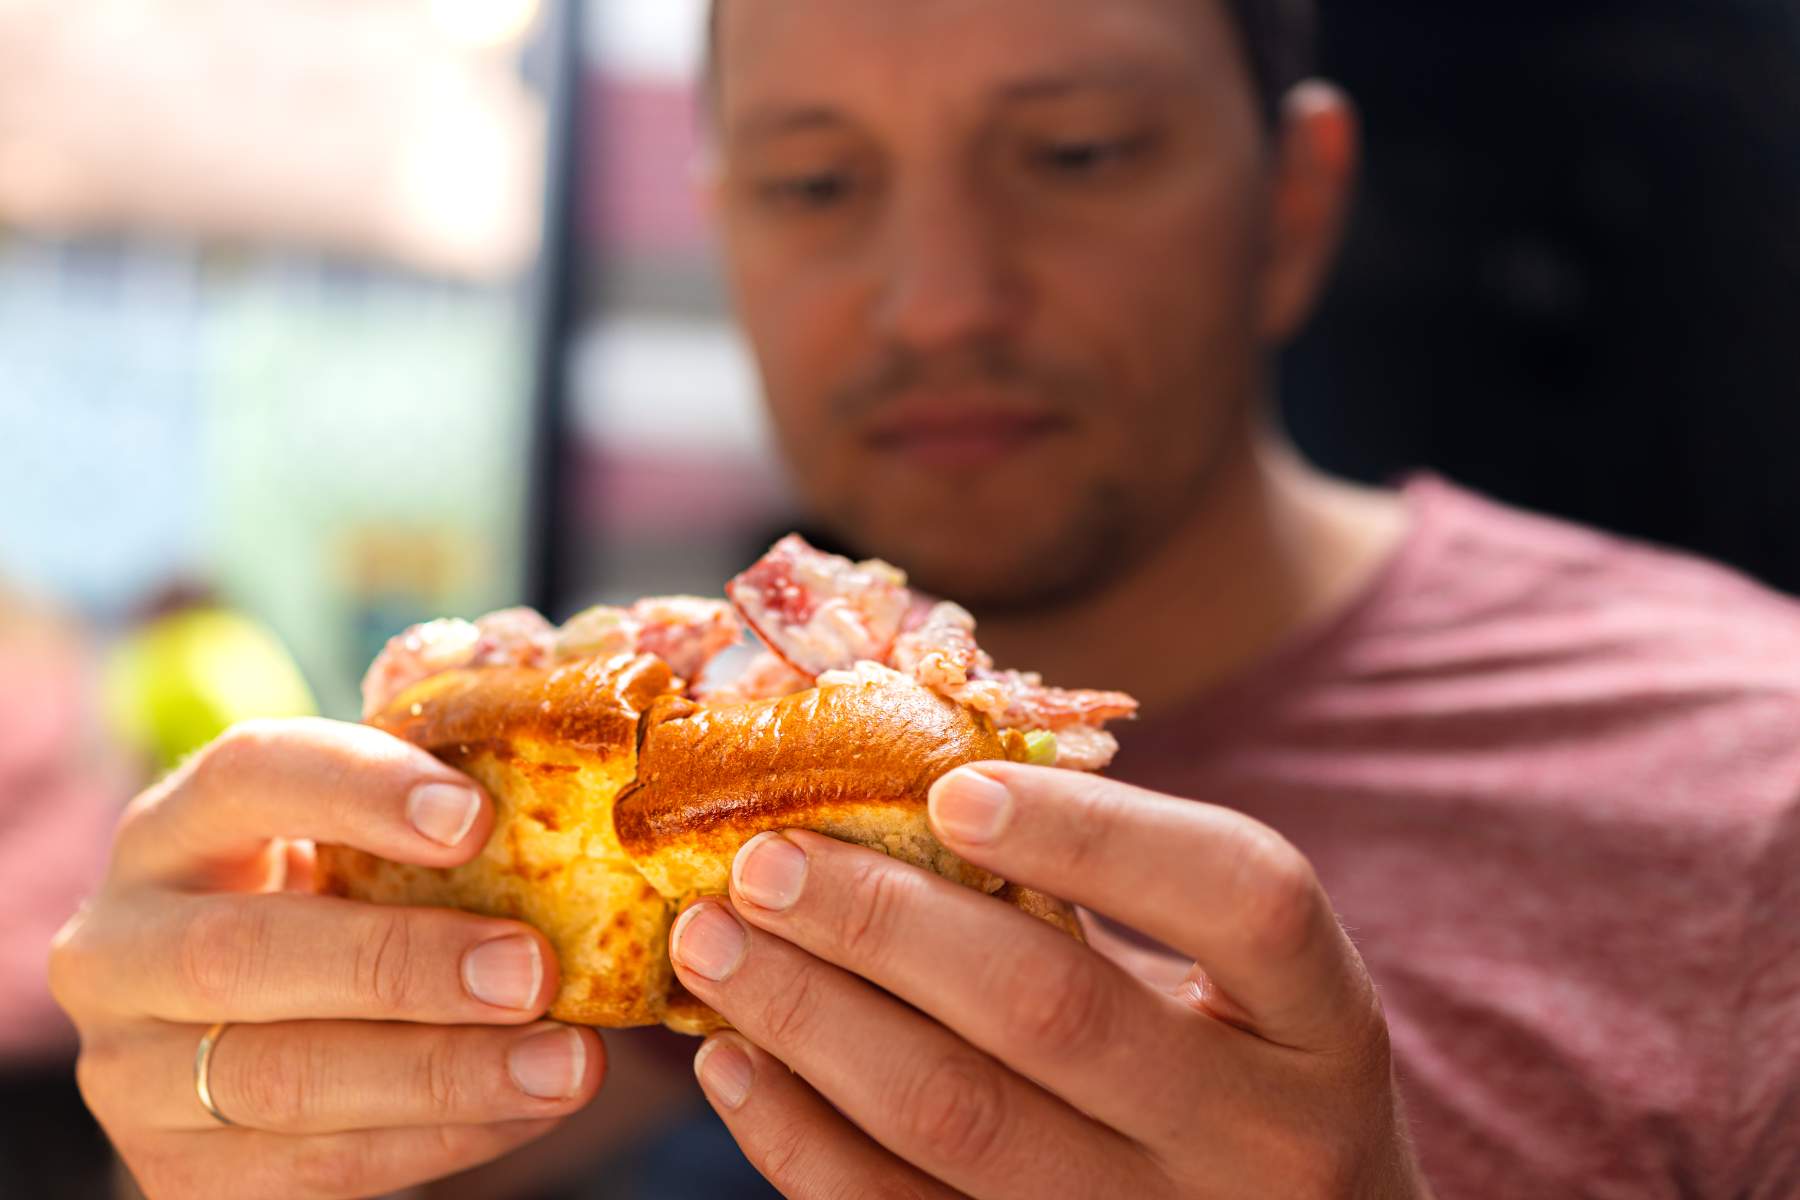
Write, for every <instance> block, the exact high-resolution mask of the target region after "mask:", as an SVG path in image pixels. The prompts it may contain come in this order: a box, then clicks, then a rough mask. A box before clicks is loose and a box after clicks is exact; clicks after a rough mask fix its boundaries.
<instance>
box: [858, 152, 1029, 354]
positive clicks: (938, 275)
mask: <svg viewBox="0 0 1800 1200" xmlns="http://www.w3.org/2000/svg"><path fill="white" fill-rule="evenodd" d="M1001 225H1002V222H1000V221H998V220H997V219H996V217H995V216H994V215H993V214H991V213H990V212H988V211H987V209H986V208H985V207H984V206H983V205H982V204H981V203H980V201H979V198H977V197H975V196H972V195H969V194H967V193H965V192H964V191H962V190H959V189H956V188H952V187H935V188H929V189H927V188H920V189H915V190H914V191H912V192H911V193H909V194H905V195H903V196H899V197H896V199H895V202H894V204H893V206H892V207H891V208H890V210H889V214H888V229H887V230H886V231H885V232H886V234H887V236H886V238H885V239H884V241H885V243H886V254H885V256H884V257H885V260H886V261H885V262H884V263H883V264H882V266H883V270H884V272H885V274H886V278H885V280H884V283H883V288H882V293H881V300H880V305H879V311H878V314H877V323H878V326H879V329H878V332H879V333H880V334H881V335H882V336H883V337H884V338H886V339H887V340H889V341H892V342H895V343H897V344H900V345H904V346H906V347H908V348H910V349H913V350H918V351H933V350H942V349H948V348H953V347H956V346H959V345H963V344H967V343H969V342H972V341H979V340H981V339H983V338H987V337H991V336H993V335H995V334H999V333H1005V332H1008V331H1009V329H1010V327H1011V326H1012V325H1013V324H1014V323H1015V322H1016V321H1017V320H1018V318H1019V316H1020V313H1021V309H1022V306H1023V301H1024V297H1023V292H1022V285H1021V280H1020V278H1019V276H1018V273H1017V272H1016V270H1015V269H1014V265H1013V263H1012V262H1011V260H1010V253H1009V252H1010V247H1009V246H1008V244H1007V241H1006V235H1005V231H1004V229H1003V228H1002V227H1001Z"/></svg>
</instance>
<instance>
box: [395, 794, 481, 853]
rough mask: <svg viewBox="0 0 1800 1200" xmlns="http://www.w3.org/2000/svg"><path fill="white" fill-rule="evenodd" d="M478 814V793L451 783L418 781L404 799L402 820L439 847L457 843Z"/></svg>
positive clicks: (465, 834)
mask: <svg viewBox="0 0 1800 1200" xmlns="http://www.w3.org/2000/svg"><path fill="white" fill-rule="evenodd" d="M480 815H481V796H480V794H479V793H477V792H476V791H475V789H474V788H466V787H463V786H461V785H460V784H455V783H421V784H420V785H419V786H418V787H416V788H414V789H413V790H412V794H411V795H409V796H408V797H407V798H406V819H407V820H408V821H411V822H412V827H413V828H414V829H416V830H418V831H419V832H420V833H422V834H424V835H425V836H426V837H428V838H430V839H431V840H432V841H434V842H436V843H438V844H439V845H440V846H458V845H461V844H462V840H463V839H464V838H466V837H468V836H469V830H470V828H471V827H473V826H474V824H475V818H476V817H478V816H480Z"/></svg>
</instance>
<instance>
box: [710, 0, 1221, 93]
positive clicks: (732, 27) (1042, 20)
mask: <svg viewBox="0 0 1800 1200" xmlns="http://www.w3.org/2000/svg"><path fill="white" fill-rule="evenodd" d="M714 20H715V27H714V31H713V39H714V40H713V47H712V58H713V64H714V65H713V71H714V80H713V83H714V86H715V87H716V88H720V89H721V94H722V95H723V97H724V98H725V99H726V100H727V101H729V102H730V103H729V105H728V106H729V107H733V108H738V109H740V110H741V109H742V108H744V107H746V106H753V107H755V108H757V109H759V110H760V109H765V108H768V107H770V106H771V102H775V101H779V103H777V104H775V107H783V108H788V109H794V110H799V109H817V108H822V107H824V105H823V104H821V103H819V100H820V98H821V97H823V96H824V95H826V93H827V92H828V90H829V89H830V88H831V87H832V86H835V85H840V84H844V83H854V84H860V85H865V86H867V85H871V84H874V83H876V82H878V81H879V77H880V76H881V75H882V73H884V72H885V73H886V74H887V75H888V76H889V77H890V78H889V79H888V81H887V82H888V83H889V84H890V85H891V87H890V90H893V91H904V92H913V91H916V90H917V89H918V88H920V87H922V86H925V85H927V84H939V85H941V84H944V83H946V82H947V81H951V80H954V81H956V82H960V83H962V84H965V85H966V86H967V87H969V88H973V89H976V90H978V91H979V92H980V94H981V96H982V97H983V98H987V99H993V100H998V101H1004V100H1011V99H1025V98H1032V97H1037V96H1045V95H1055V94H1058V93H1063V92H1069V91H1073V90H1077V89H1089V88H1102V89H1111V90H1144V89H1147V88H1169V87H1172V86H1180V85H1181V84H1182V83H1183V82H1189V83H1192V82H1194V81H1196V80H1197V79H1198V78H1199V77H1200V75H1201V74H1202V71H1201V70H1200V69H1199V67H1200V63H1201V62H1202V61H1203V60H1204V59H1205V57H1206V56H1205V54H1204V53H1203V51H1204V50H1205V49H1210V50H1212V51H1213V52H1214V57H1213V59H1212V61H1213V62H1215V63H1217V62H1218V61H1219V60H1218V58H1217V51H1218V49H1219V48H1220V45H1219V39H1220V38H1221V37H1223V38H1224V39H1225V43H1226V44H1227V45H1229V37H1230V30H1229V26H1228V25H1224V24H1223V23H1222V21H1221V20H1220V17H1219V13H1218V12H1217V11H1216V4H1215V3H1214V0H906V2H905V3H889V2H886V0H883V2H879V3H871V2H869V0H716V3H715V8H714ZM1184 31H1185V32H1188V33H1190V34H1191V35H1192V36H1183V33H1184ZM1209 40H1210V43H1211V44H1210V46H1208V42H1209ZM1197 51H1202V53H1198V54H1197V53H1196V52H1197ZM809 95H810V96H811V97H812V101H811V102H808V101H807V100H806V99H805V98H806V97H808V96H809ZM740 115H751V114H747V113H740ZM759 115H766V114H759ZM817 116H818V114H817V113H816V112H814V113H812V114H810V115H809V117H808V119H809V120H812V119H816V117H817ZM758 123H762V122H761V121H759V122H758Z"/></svg>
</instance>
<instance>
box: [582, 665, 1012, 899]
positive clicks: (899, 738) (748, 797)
mask: <svg viewBox="0 0 1800 1200" xmlns="http://www.w3.org/2000/svg"><path fill="white" fill-rule="evenodd" d="M1005 757H1006V751H1005V747H1004V746H1003V744H1002V743H1001V740H1000V737H999V735H998V734H996V733H995V732H994V729H993V726H992V725H990V724H989V723H988V721H987V720H986V719H985V718H984V717H981V716H980V715H978V714H976V713H974V712H971V711H970V710H969V709H967V708H964V707H963V706H962V705H960V704H956V703H954V702H953V701H950V700H947V699H945V698H944V697H942V696H940V695H938V694H937V693H936V692H931V691H928V690H926V689H925V688H922V687H919V686H918V685H916V684H913V683H911V682H910V681H908V682H894V683H882V682H856V683H842V684H832V685H827V686H822V687H818V688H814V689H811V690H809V691H804V692H799V693H796V694H795V695H792V696H785V697H782V698H781V699H779V700H762V701H756V702H753V703H750V704H740V705H732V706H728V707H724V708H717V709H701V708H699V707H698V706H696V705H694V704H692V703H690V702H688V701H685V700H682V699H680V698H677V697H665V698H663V699H661V700H658V701H656V702H655V703H653V704H652V705H651V707H650V711H649V712H648V713H646V714H645V716H644V721H643V735H642V739H641V741H640V742H639V745H638V781H637V785H636V786H635V787H633V788H631V789H630V790H629V791H627V792H626V793H625V794H624V795H623V796H621V797H619V803H618V808H617V810H616V812H615V814H614V818H613V820H614V824H615V826H616V827H617V829H618V833H619V842H620V844H621V845H623V846H624V847H625V850H626V852H627V853H628V854H630V855H631V856H632V858H633V859H634V860H635V861H636V862H637V865H638V869H639V870H640V871H642V872H643V873H644V877H645V878H647V879H649V880H650V882H651V883H653V884H655V885H656V887H657V889H658V890H660V891H661V892H662V894H663V895H664V896H666V897H668V898H670V899H674V900H679V899H681V898H682V897H685V896H690V895H694V894H702V895H704V894H709V893H722V892H724V891H725V890H726V885H727V883H728V881H729V878H730V871H731V860H732V858H733V857H734V856H735V855H736V854H737V852H738V849H739V848H740V847H742V846H743V844H744V843H745V842H747V841H749V840H750V839H751V838H753V837H755V836H756V835H757V834H758V833H761V832H763V831H764V830H769V829H813V830H817V831H818V832H820V833H825V834H829V835H831V836H832V837H837V838H841V839H843V840H844V841H847V842H854V843H856V844H858V845H864V846H869V847H871V848H874V849H878V850H883V851H885V852H887V853H889V854H892V855H894V856H895V857H896V858H901V859H904V860H905V861H907V862H911V863H914V864H915V865H917V866H921V867H925V868H926V869H927V870H932V871H935V872H937V873H938V874H939V875H942V876H944V877H945V878H947V879H953V880H955V881H956V882H958V883H964V884H968V885H969V886H971V887H977V888H980V889H981V890H983V891H990V892H991V891H993V890H995V889H996V888H998V887H999V886H1000V881H999V880H998V879H997V878H996V877H994V876H993V875H990V874H989V873H988V872H986V871H982V870H980V869H978V868H976V867H972V866H970V865H969V864H967V863H965V862H963V861H962V860H961V859H959V858H957V857H956V856H955V855H953V854H951V853H950V852H949V851H947V850H945V849H944V848H943V847H942V846H941V845H940V844H939V843H938V841H937V839H936V837H934V836H933V835H932V833H931V830H930V827H929V826H928V824H927V822H926V817H925V798H926V793H927V792H928V791H929V790H930V788H931V785H932V784H933V783H934V782H936V781H937V779H938V777H939V776H941V775H944V774H945V773H947V772H949V771H951V770H954V769H955V768H957V767H960V766H962V765H964V764H965V763H972V762H983V761H989V760H993V759H1000V758H1005Z"/></svg>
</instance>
